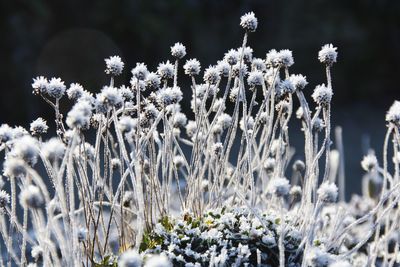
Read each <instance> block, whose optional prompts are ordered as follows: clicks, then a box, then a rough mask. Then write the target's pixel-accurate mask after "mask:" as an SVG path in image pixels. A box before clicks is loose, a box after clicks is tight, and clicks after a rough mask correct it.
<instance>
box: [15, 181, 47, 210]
mask: <svg viewBox="0 0 400 267" xmlns="http://www.w3.org/2000/svg"><path fill="white" fill-rule="evenodd" d="M19 200H20V203H21V206H22V207H24V208H33V209H37V208H40V207H41V206H42V205H43V203H44V200H43V196H42V193H41V192H40V189H39V188H38V187H37V186H34V185H28V186H26V187H25V188H23V189H22V191H21V193H20V195H19Z"/></svg>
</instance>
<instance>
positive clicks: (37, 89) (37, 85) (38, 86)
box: [32, 76, 49, 94]
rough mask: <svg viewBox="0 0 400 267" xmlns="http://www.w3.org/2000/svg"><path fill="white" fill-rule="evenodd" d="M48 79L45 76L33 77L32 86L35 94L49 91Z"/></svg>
mask: <svg viewBox="0 0 400 267" xmlns="http://www.w3.org/2000/svg"><path fill="white" fill-rule="evenodd" d="M48 83H49V82H48V80H47V79H46V78H45V77H43V76H38V77H36V78H34V79H33V83H32V88H33V93H34V94H45V93H47V86H48Z"/></svg>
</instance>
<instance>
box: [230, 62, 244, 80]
mask: <svg viewBox="0 0 400 267" xmlns="http://www.w3.org/2000/svg"><path fill="white" fill-rule="evenodd" d="M246 74H247V65H246V64H240V63H236V64H235V65H233V67H232V77H245V76H246Z"/></svg>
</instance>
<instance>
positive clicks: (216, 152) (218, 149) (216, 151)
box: [212, 142, 224, 156]
mask: <svg viewBox="0 0 400 267" xmlns="http://www.w3.org/2000/svg"><path fill="white" fill-rule="evenodd" d="M223 148H224V146H223V144H222V143H221V142H217V143H215V144H213V146H212V152H213V154H214V155H216V156H219V155H221V154H222V150H223Z"/></svg>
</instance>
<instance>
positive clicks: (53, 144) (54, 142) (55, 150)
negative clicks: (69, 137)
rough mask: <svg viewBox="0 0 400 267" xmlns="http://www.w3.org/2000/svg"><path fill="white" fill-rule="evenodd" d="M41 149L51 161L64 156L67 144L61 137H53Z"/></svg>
mask: <svg viewBox="0 0 400 267" xmlns="http://www.w3.org/2000/svg"><path fill="white" fill-rule="evenodd" d="M41 151H42V153H43V156H44V157H46V158H47V159H48V160H49V161H56V160H58V159H62V158H63V156H64V153H65V145H64V143H63V142H61V141H60V139H59V138H56V137H53V138H51V139H50V140H49V141H47V142H45V143H44V144H43V146H42V149H41Z"/></svg>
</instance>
